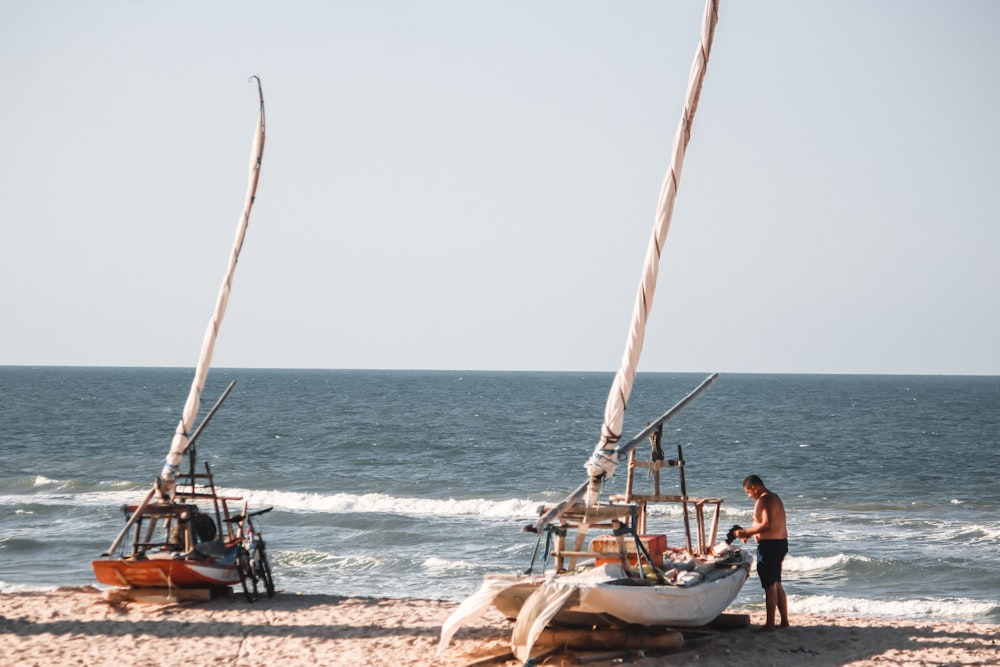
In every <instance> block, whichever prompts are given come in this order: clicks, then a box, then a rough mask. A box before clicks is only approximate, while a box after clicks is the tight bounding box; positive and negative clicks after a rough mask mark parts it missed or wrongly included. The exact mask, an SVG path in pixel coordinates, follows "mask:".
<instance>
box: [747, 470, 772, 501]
mask: <svg viewBox="0 0 1000 667" xmlns="http://www.w3.org/2000/svg"><path fill="white" fill-rule="evenodd" d="M766 488H767V487H765V486H764V481H763V480H762V479H761V478H760V477H758V476H757V475H747V478H746V479H744V480H743V490H744V491H746V492H747V495H748V496H750V497H751V498H756V497H757V496H758V495H760V494H761V493H762V492H763V491H765V490H766Z"/></svg>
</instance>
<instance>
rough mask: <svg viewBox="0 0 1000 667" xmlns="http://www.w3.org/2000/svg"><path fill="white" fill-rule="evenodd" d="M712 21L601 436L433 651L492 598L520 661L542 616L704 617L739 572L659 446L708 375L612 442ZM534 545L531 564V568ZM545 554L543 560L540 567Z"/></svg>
mask: <svg viewBox="0 0 1000 667" xmlns="http://www.w3.org/2000/svg"><path fill="white" fill-rule="evenodd" d="M717 21H718V0H707V2H706V5H705V12H704V15H703V20H702V26H701V39H700V41H699V44H698V47H697V50H696V52H695V57H694V63H693V65H692V68H691V74H690V78H689V83H688V91H687V98H686V101H685V105H684V111H683V114H682V116H681V120H680V124H679V126H678V128H677V133H676V135H675V137H674V146H673V154H672V158H671V163H670V168H669V170H668V171H667V174H666V177H665V178H664V181H663V186H662V188H661V192H660V198H659V202H658V206H657V212H656V223H655V226H654V228H653V235H652V238H651V239H650V242H649V248H648V251H647V254H646V258H645V262H644V266H643V273H642V280H641V282H640V285H639V290H638V295H637V297H636V301H635V307H634V310H633V315H632V322H631V326H630V329H629V336H628V339H627V342H626V346H625V353H624V355H623V357H622V362H621V366H620V368H619V370H618V372H617V374H616V375H615V379H614V382H613V383H612V386H611V391H610V393H609V396H608V400H607V403H606V406H605V411H604V421H603V425H602V428H601V435H600V439H599V441H598V443H597V446H596V447H595V448H594V451H593V453H592V454H591V456H590V458H589V460H588V461H587V463H586V466H585V467H586V470H587V475H588V479H587V481H585V482H584V483H583V484H582V485H580V487H578V488H577V489H576V490H575V491H574V492H572V493H571V494H570V495H569V496H568V497H567V498H566V499H565V500H563V501H562V502H560V503H558V504H556V505H552V506H547V507H543V508H541V510H540V517H539V519H538V520H537V521H536V522H535V523H534V524H532V525H531V526H529V527H527V529H526V530H528V531H529V532H534V533H537V534H538V540H539V543H538V545H537V546H536V549H535V554H534V555H533V559H532V565H531V567H529V569H528V571H527V572H526V573H523V574H517V575H493V576H487V577H486V580H485V581H484V583H483V585H482V586H481V587H480V589H479V590H478V591H477V592H476V593H474V594H473V595H472V596H470V597H469V598H468V599H466V600H465V601H464V602H463V603H462V604H461V605H460V606H459V607H458V608H457V609H456V610H455V612H454V613H453V614H452V615H451V616H450V617H449V618H448V619H447V621H446V622H445V623H444V625H443V626H442V629H441V639H440V643H439V652H443V651H444V650H445V649H446V647H447V645H448V642H449V641H450V639H451V637H452V636H453V635H454V633H455V632H456V631H457V630H458V629H459V628H460V627H461V626H462V625H464V624H465V623H468V622H470V621H472V620H474V619H476V618H478V617H479V616H481V615H482V614H483V613H484V612H485V611H486V610H487V609H489V608H490V607H491V606H493V607H496V608H497V609H498V610H499V611H500V612H501V613H503V614H504V615H505V616H507V617H508V618H513V619H516V622H515V625H514V630H513V634H512V638H511V643H512V648H513V650H514V654H515V656H517V658H518V659H520V660H528V658H529V657H530V656H531V654H532V649H533V646H534V644H535V642H536V640H537V639H538V638H539V636H540V635H541V634H542V632H543V630H545V628H546V627H547V626H548V625H550V624H561V625H577V626H588V627H591V628H594V627H605V628H608V627H610V628H615V627H620V626H627V625H642V626H655V627H697V626H703V625H706V624H708V623H710V622H712V621H713V620H714V619H716V618H717V617H718V616H719V615H720V614H721V613H722V612H723V611H724V610H725V609H726V608H727V607H728V606H729V605H730V604H731V603H732V601H733V600H734V599H735V598H736V596H737V595H738V594H739V592H740V590H741V589H742V587H743V584H744V583H745V581H746V579H747V577H748V575H749V570H750V565H751V562H752V557H751V556H750V555H749V554H748V553H746V552H745V551H744V550H742V549H740V548H738V547H737V546H735V545H733V544H732V542H733V540H732V538H731V536H730V537H729V538H728V539H727V540H726V541H725V542H722V541H717V539H716V538H717V533H718V522H719V514H720V510H721V504H722V500H721V499H717V498H696V497H691V496H689V495H688V494H687V489H686V484H685V478H684V465H685V462H684V458H683V452H682V449H681V447H680V446H678V448H677V450H678V452H677V458H676V459H669V460H668V459H666V458H665V457H664V455H663V451H662V447H661V438H662V433H663V424H664V423H665V422H666V421H668V420H669V419H671V418H672V417H673V416H674V415H676V414H677V413H678V412H679V411H680V410H682V409H683V408H684V407H686V406H687V405H688V404H690V403H691V402H692V401H693V400H695V399H696V398H697V397H698V396H699V395H700V394H701V393H702V392H704V391H705V390H707V389H708V387H709V386H711V384H712V383H713V382H714V380H715V378H716V375H714V374H713V375H710V376H709V377H708V378H706V379H705V380H704V381H703V382H702V383H701V384H700V385H699V386H698V387H697V388H695V389H694V390H693V391H692V392H691V393H689V394H688V395H687V396H685V397H684V398H683V399H682V400H681V401H679V402H678V403H677V404H676V405H675V406H674V407H673V408H671V409H670V410H668V411H667V412H666V413H664V414H663V415H662V416H661V417H660V418H659V419H657V420H655V421H654V422H652V423H650V424H649V426H648V427H647V428H646V429H644V430H643V431H642V432H641V433H640V434H638V435H637V436H636V437H635V438H633V439H632V440H630V441H628V442H627V443H625V444H622V442H621V439H622V437H621V436H622V425H623V420H624V413H625V407H626V404H627V402H628V399H629V396H630V394H631V391H632V384H633V381H634V379H635V373H636V369H637V367H638V363H639V356H640V353H641V351H642V346H643V339H644V336H645V329H646V323H647V319H648V316H649V313H650V310H651V309H652V306H653V297H654V294H655V290H656V280H657V274H658V272H659V263H660V255H661V252H662V249H663V247H664V243H665V242H666V237H667V232H668V231H669V228H670V222H671V218H672V215H673V208H674V201H675V198H676V194H677V188H678V185H679V183H680V178H681V169H682V165H683V161H684V156H685V152H686V150H687V145H688V141H689V139H690V137H691V127H692V122H693V120H694V115H695V111H696V110H697V107H698V101H699V97H700V94H701V87H702V83H703V81H704V77H705V72H706V67H707V64H708V60H709V56H710V54H711V48H712V41H713V37H714V33H715V26H716V23H717ZM647 438H649V439H650V440H651V442H652V451H651V454H650V459H649V460H640V459H639V458H638V457H637V456H636V447H637V445H639V444H640V443H642V442H644V441H645V440H646V439H647ZM626 460H628V465H629V472H628V480H627V483H626V492H625V493H624V494H622V495H619V496H611V497H610V498H608V499H602V491H603V488H604V484H605V482H606V481H607V480H608V479H610V478H611V477H612V475H614V473H615V471H616V469H617V467H618V465H619V464H620V463H621V462H623V461H626ZM668 468H676V469H677V470H678V472H679V475H680V491H681V493H680V494H679V495H666V494H663V493H662V492H661V490H660V488H659V487H660V483H659V481H660V478H659V475H660V472H661V471H662V470H664V469H668ZM638 469H647V470H648V471H649V475H650V476H651V477H652V479H653V482H654V489H653V492H652V493H648V494H640V493H637V492H636V489H635V483H636V482H637V478H636V476H635V472H636V470H638ZM661 503H674V504H679V505H680V506H681V508H682V516H683V519H684V527H685V533H686V535H685V539H684V545H683V546H679V547H673V548H669V547H668V546H667V540H666V536H665V535H660V534H655V533H654V532H653V531H652V530H651V528H650V526H649V525H648V524H647V508H648V507H649V506H654V505H657V504H661ZM706 509H707V510H709V515H708V516H706ZM713 510H714V511H713ZM690 512H693V514H694V518H695V524H696V533H697V539H692V533H691V531H692V527H691V522H690V519H689V514H690ZM709 517H710V518H711V524H710V526H709V525H707V520H708V518H709ZM591 529H609V530H610V531H611V534H610V535H602V536H599V537H596V538H594V539H593V540H592V541H591V543H590V547H589V549H585V547H586V546H587V542H586V538H587V533H588V531H590V530H591ZM571 532H575V533H576V538H575V542H573V543H572V544H571V543H570V542H569V541H568V536H569V535H570V533H571ZM543 537H544V540H545V542H544V547H543V548H542V539H543ZM539 554H541V559H542V567H541V572H537V573H536V572H535V571H534V570H535V561H536V559H537V558H538V556H539ZM550 561H551V564H552V566H553V569H552V570H551V571H549V572H546V567H547V566H548V565H549V564H550ZM675 634H676V636H677V641H678V642H679V641H682V640H681V638H680V635H679V633H675Z"/></svg>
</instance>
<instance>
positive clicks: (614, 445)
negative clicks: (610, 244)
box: [585, 0, 719, 504]
mask: <svg viewBox="0 0 1000 667" xmlns="http://www.w3.org/2000/svg"><path fill="white" fill-rule="evenodd" d="M718 18H719V3H718V0H708V1H707V2H706V3H705V13H704V16H703V18H702V26H701V40H700V42H699V44H698V49H697V51H696V52H695V56H694V62H693V64H692V66H691V74H690V77H689V79H688V89H687V97H686V99H685V104H684V112H683V114H682V116H681V120H680V123H679V124H678V127H677V133H676V134H675V136H674V145H673V154H672V157H671V161H670V168H669V170H668V171H667V174H666V176H665V177H664V179H663V185H662V187H661V189H660V199H659V202H658V204H657V209H656V224H655V226H654V228H653V234H652V237H651V238H650V241H649V247H648V249H647V251H646V259H645V263H644V265H643V270H642V280H641V281H640V284H639V291H638V294H637V296H636V300H635V306H634V308H633V312H632V325H631V327H630V328H629V334H628V338H627V340H626V344H625V353H624V354H623V355H622V361H621V366H620V367H619V369H618V372H617V373H616V375H615V379H614V381H613V382H612V385H611V391H610V393H609V394H608V400H607V403H606V405H605V408H604V422H603V424H602V426H601V437H600V440H599V441H598V443H597V446H596V447H595V448H594V451H593V453H592V454H591V456H590V459H589V460H588V461H587V464H586V466H585V467H586V469H587V474H588V475H589V476H590V478H591V481H590V488H589V491H588V504H593V503H595V502H597V496H598V494H599V493H600V490H601V486H602V485H603V481H604V480H606V479H610V478H611V477H612V476H613V475H614V473H615V470H616V468H617V467H618V464H619V463H620V462H621V461H622V460H623V458H624V456H623V453H622V452H621V451H620V448H619V447H618V443H619V441H620V440H621V436H622V425H623V422H624V418H625V408H626V406H627V404H628V400H629V396H630V395H631V393H632V383H633V381H634V379H635V373H636V367H637V366H638V364H639V355H640V354H641V352H642V345H643V340H644V338H645V335H646V324H647V321H648V319H649V313H650V311H651V310H652V308H653V297H654V295H655V292H656V281H657V276H658V274H659V268H660V255H661V253H662V252H663V247H664V244H665V243H666V240H667V232H668V231H669V230H670V221H671V218H672V217H673V212H674V201H675V199H676V197H677V188H678V186H679V185H680V180H681V170H682V168H683V165H684V155H685V153H686V151H687V145H688V142H689V141H690V139H691V126H692V123H693V122H694V115H695V112H696V111H697V110H698V100H699V98H700V96H701V87H702V83H703V81H704V79H705V72H706V69H707V67H708V59H709V56H710V54H711V51H712V40H713V38H714V36H715V26H716V23H717V22H718Z"/></svg>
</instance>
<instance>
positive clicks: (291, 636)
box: [0, 586, 1000, 667]
mask: <svg viewBox="0 0 1000 667" xmlns="http://www.w3.org/2000/svg"><path fill="white" fill-rule="evenodd" d="M456 606H457V603H455V602H446V601H439V600H409V599H386V598H359V597H338V596H333V595H295V594H292V593H287V592H279V593H278V595H277V596H275V597H274V598H271V599H266V598H265V599H261V600H259V601H257V602H254V603H248V602H247V601H246V600H245V599H244V598H243V597H242V596H241V595H235V594H234V595H231V596H227V597H219V598H216V599H213V600H210V601H208V602H184V603H169V602H164V601H155V600H154V601H145V602H123V603H110V602H108V601H107V600H106V596H105V595H104V594H103V592H102V591H99V590H98V589H96V588H93V587H90V586H85V587H79V588H70V589H65V588H64V589H59V590H57V591H49V592H37V593H26V592H22V593H6V594H0V665H3V666H6V665H18V666H19V667H30V666H34V665H37V666H39V667H50V666H52V667H57V666H60V665H93V666H103V665H115V666H121V665H135V666H143V665H164V664H183V665H187V666H190V667H201V666H203V665H205V666H207V665H234V666H253V665H268V666H276V665H284V666H289V667H300V666H301V667H305V666H312V665H357V666H359V667H364V666H369V665H372V666H374V665H391V666H394V667H404V666H410V665H441V666H442V667H451V666H457V665H473V664H476V665H482V666H484V667H485V665H496V666H503V667H508V666H513V665H519V664H521V663H520V662H518V661H516V660H515V659H514V658H513V656H512V655H510V653H509V639H510V629H511V623H510V622H509V621H507V620H505V619H504V618H502V617H501V616H500V615H499V614H497V613H496V612H495V611H491V612H489V613H487V614H486V615H485V616H484V617H483V618H482V619H480V620H479V621H477V622H476V623H474V624H471V625H468V626H466V627H464V628H462V629H461V630H459V632H458V634H457V635H456V636H455V638H454V639H453V640H452V642H451V644H450V646H449V648H448V651H447V652H446V653H445V654H444V655H443V656H441V657H439V656H438V655H437V653H436V651H437V643H438V633H439V631H440V628H441V624H442V623H443V622H444V620H445V619H446V618H447V617H448V615H449V614H450V613H451V612H452V610H453V609H455V607H456ZM793 611H794V610H793ZM757 616H758V615H756V614H754V615H752V618H751V621H752V623H753V624H758V623H760V622H761V620H762V619H761V618H758V617H757ZM792 622H793V627H791V628H787V629H784V630H779V631H777V632H773V633H769V634H758V633H755V632H754V631H753V630H754V628H753V627H750V628H746V627H743V628H739V629H734V630H721V631H717V632H712V633H706V634H703V635H697V636H690V637H688V638H686V640H685V643H684V646H683V647H682V648H681V649H678V650H672V651H665V652H646V653H639V652H631V653H621V652H618V653H609V652H612V651H613V647H609V648H608V651H607V652H600V653H598V652H595V651H568V652H565V651H564V652H560V653H554V654H551V655H548V656H546V657H541V658H538V659H537V664H548V665H579V664H587V665H595V666H597V667H602V666H604V665H636V666H640V667H656V666H661V665H670V666H673V665H690V664H695V665H700V666H704V667H722V666H725V667H734V666H738V665H754V666H755V667H763V666H767V665H774V666H778V667H793V666H795V667H797V666H799V665H810V666H815V667H833V666H838V665H872V666H875V665H878V666H879V667H883V666H885V665H913V666H916V665H921V666H931V665H933V666H935V667H937V666H942V665H996V664H1000V626H998V625H985V624H974V623H930V622H923V621H909V620H879V619H871V618H854V617H844V618H828V617H820V616H806V615H795V614H794V613H793V615H792ZM498 655H499V656H500V657H494V656H498Z"/></svg>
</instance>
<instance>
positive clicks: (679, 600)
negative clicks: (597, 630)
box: [493, 557, 750, 627]
mask: <svg viewBox="0 0 1000 667" xmlns="http://www.w3.org/2000/svg"><path fill="white" fill-rule="evenodd" d="M749 571H750V561H749V559H748V558H746V557H745V559H744V563H743V565H742V566H740V567H736V568H735V569H734V570H733V571H732V573H730V574H729V575H727V576H723V577H718V578H715V579H713V580H711V581H705V582H702V583H699V584H697V585H693V586H673V585H657V584H652V583H650V582H643V581H641V580H639V581H636V580H631V581H626V580H614V581H602V582H594V581H582V582H581V583H579V584H578V586H577V588H578V590H576V591H574V592H573V594H572V595H570V597H569V598H568V599H567V600H566V602H565V604H564V605H563V606H562V608H561V609H560V610H559V612H558V613H557V614H556V615H555V616H554V617H553V619H552V620H553V622H554V623H557V624H560V625H573V626H590V625H619V624H625V625H645V626H668V627H699V626H703V625H708V624H709V623H711V622H712V621H714V620H715V619H716V618H718V617H719V616H720V615H721V614H722V613H723V612H724V611H725V610H726V608H727V607H729V605H730V604H731V603H732V602H733V600H735V599H736V597H737V596H738V595H739V594H740V590H742V588H743V585H744V584H745V583H746V580H747V578H748V577H749ZM558 579H559V580H561V581H562V582H563V583H564V584H566V585H573V584H574V577H573V576H564V577H559V578H558ZM545 581H546V580H545V578H543V577H533V578H531V579H526V580H522V581H520V582H518V583H516V584H512V585H510V586H508V587H506V588H503V589H502V590H500V591H499V592H498V593H497V595H496V596H495V597H494V598H493V606H494V607H496V609H497V611H499V612H500V613H502V614H503V615H504V616H506V617H507V618H510V619H515V618H517V617H518V615H519V614H520V613H521V610H522V608H523V607H524V605H525V603H526V602H528V600H529V598H531V596H532V595H533V594H534V593H535V592H536V591H537V590H538V589H539V588H540V587H541V586H543V585H544V582H545Z"/></svg>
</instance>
